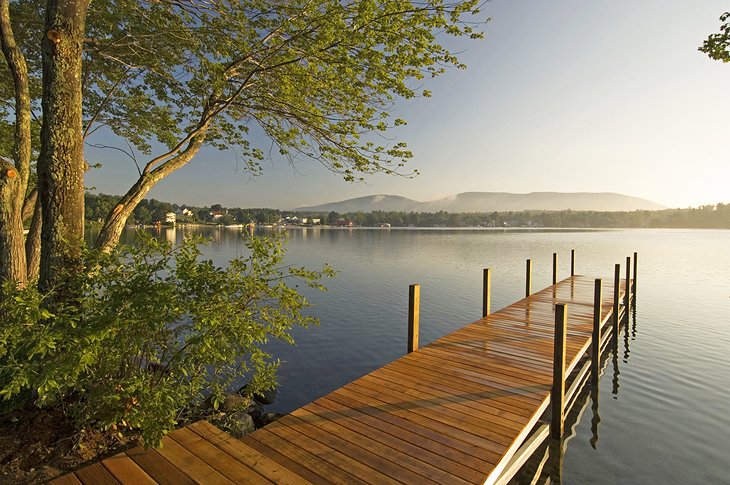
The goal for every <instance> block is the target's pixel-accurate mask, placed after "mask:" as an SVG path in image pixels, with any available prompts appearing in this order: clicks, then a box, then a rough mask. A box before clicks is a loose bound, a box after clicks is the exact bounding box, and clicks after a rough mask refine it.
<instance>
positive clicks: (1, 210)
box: [0, 158, 27, 286]
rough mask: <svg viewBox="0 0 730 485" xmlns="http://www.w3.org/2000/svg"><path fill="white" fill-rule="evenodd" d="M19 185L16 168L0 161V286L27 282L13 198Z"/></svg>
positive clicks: (17, 210) (20, 225)
mask: <svg viewBox="0 0 730 485" xmlns="http://www.w3.org/2000/svg"><path fill="white" fill-rule="evenodd" d="M21 183H22V181H21V179H20V176H19V174H18V171H17V170H16V168H15V165H13V164H12V163H10V162H8V161H7V160H6V159H4V158H0V282H1V281H2V280H5V279H7V280H10V281H14V282H16V283H17V284H19V285H21V286H22V285H25V284H26V282H27V273H26V265H25V247H24V245H23V220H22V217H21V210H20V207H17V204H16V203H15V202H16V197H15V195H16V194H17V193H18V190H20V185H21Z"/></svg>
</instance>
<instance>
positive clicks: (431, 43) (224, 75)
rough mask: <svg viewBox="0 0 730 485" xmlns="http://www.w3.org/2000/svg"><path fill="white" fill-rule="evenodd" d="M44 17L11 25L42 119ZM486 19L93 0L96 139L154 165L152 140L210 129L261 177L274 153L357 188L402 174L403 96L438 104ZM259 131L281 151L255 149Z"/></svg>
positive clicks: (302, 4) (89, 102)
mask: <svg viewBox="0 0 730 485" xmlns="http://www.w3.org/2000/svg"><path fill="white" fill-rule="evenodd" d="M44 6H45V2H44V1H42V0H18V1H17V2H14V3H13V5H12V16H11V18H12V20H13V22H14V24H15V31H16V32H18V37H19V39H18V42H19V44H20V45H21V46H22V48H23V50H24V52H25V53H26V56H27V58H28V63H29V71H30V76H31V80H32V83H31V84H32V96H33V98H34V100H35V101H34V102H35V104H34V106H35V108H36V111H38V109H39V108H40V106H39V103H38V99H39V94H40V90H39V86H40V76H41V63H40V45H39V44H40V43H39V42H38V39H40V38H41V37H42V34H43V33H42V29H43V11H44ZM478 12H479V10H478V3H477V0H463V1H456V2H454V3H446V2H444V1H443V0H427V1H406V0H358V1H349V2H342V1H339V0H294V1H292V0H242V1H238V0H236V1H226V0H204V1H197V0H162V1H158V0H150V1H141V0H94V1H93V2H91V4H90V7H89V13H88V19H87V39H86V43H85V51H84V74H83V86H84V88H83V89H84V113H85V124H86V130H85V135H87V136H88V135H90V134H91V133H93V132H94V131H95V130H96V129H99V128H100V127H104V126H105V127H108V128H110V129H111V130H112V131H113V132H114V133H115V134H117V135H119V136H121V137H123V138H125V139H127V140H128V141H129V142H130V143H131V144H132V145H134V146H136V147H137V148H138V149H139V150H141V151H143V152H145V153H147V154H149V153H151V151H152V145H151V142H152V141H157V142H160V143H162V144H164V145H165V146H166V147H167V148H168V149H170V150H172V151H175V150H179V149H181V147H182V146H184V144H185V143H186V142H187V141H189V140H190V138H191V136H193V135H195V134H198V133H200V132H201V131H202V130H203V129H204V130H205V142H206V144H207V145H209V146H214V147H217V148H220V149H228V148H236V149H237V150H238V151H239V152H240V154H241V155H242V156H243V157H244V160H246V161H247V163H248V168H249V169H250V170H252V171H254V172H256V171H258V170H259V169H260V165H259V161H260V160H262V159H263V158H264V157H265V156H266V154H268V153H269V149H270V148H272V147H275V148H276V149H277V150H278V151H279V152H280V154H282V155H284V156H285V157H288V159H289V161H291V162H294V161H295V160H296V159H297V158H299V157H309V158H314V159H316V160H318V161H320V162H322V163H323V164H325V165H326V166H327V167H328V168H330V169H332V170H334V171H336V172H339V173H341V174H342V175H343V176H344V178H345V179H347V180H355V179H358V178H360V177H361V175H360V174H364V173H372V172H377V171H384V172H387V173H402V172H401V171H400V170H401V168H402V167H403V163H404V162H405V161H406V160H407V159H408V158H410V157H411V153H410V151H408V150H407V148H406V146H405V144H403V143H389V142H384V143H376V142H374V141H373V140H380V139H382V138H379V137H376V136H373V135H372V134H374V133H378V132H383V131H386V130H387V129H388V128H390V127H392V126H393V125H398V124H401V123H404V121H403V120H398V119H392V118H391V113H390V112H391V110H392V106H393V102H394V101H395V100H396V98H411V97H413V96H416V95H426V96H428V95H429V93H428V92H427V91H422V90H420V80H421V79H423V78H425V77H432V76H437V75H439V74H441V73H442V72H444V70H445V68H446V67H448V66H456V67H459V68H463V67H464V66H463V65H462V64H461V63H460V62H459V61H458V59H457V58H456V56H455V55H453V54H452V53H451V52H450V51H449V50H448V49H447V48H446V47H444V46H443V45H441V44H440V43H439V39H440V38H441V35H447V36H455V37H458V36H470V37H473V38H479V37H481V33H480V32H478V31H477V30H475V28H476V26H477V23H475V22H472V21H471V19H473V18H475V17H474V15H476V14H478ZM0 69H6V68H5V67H4V66H3V67H2V68H0ZM4 74H6V73H3V76H2V77H1V78H0V95H2V97H3V100H5V101H6V102H7V101H9V100H11V99H12V98H11V94H12V89H11V86H10V85H9V83H10V76H6V75H4ZM6 104H7V103H6ZM3 114H7V112H2V113H0V115H3ZM0 118H2V119H3V120H6V119H7V116H0ZM254 129H255V130H256V131H257V132H260V131H263V133H265V134H266V135H268V137H269V138H270V140H271V141H272V145H271V146H268V147H267V146H263V147H262V146H257V145H255V144H253V143H252V142H251V137H250V136H249V131H250V130H254ZM163 162H164V157H163V158H162V159H152V160H150V162H148V165H146V166H145V167H144V169H142V168H141V167H140V170H141V171H143V172H147V171H150V170H152V169H153V168H154V167H155V166H156V165H159V164H162V163H163Z"/></svg>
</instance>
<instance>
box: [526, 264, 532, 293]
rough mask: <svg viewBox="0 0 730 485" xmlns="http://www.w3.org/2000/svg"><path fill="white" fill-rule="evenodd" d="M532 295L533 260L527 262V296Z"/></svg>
mask: <svg viewBox="0 0 730 485" xmlns="http://www.w3.org/2000/svg"><path fill="white" fill-rule="evenodd" d="M531 293H532V260H531V259H528V260H527V266H526V268H525V296H530V294H531Z"/></svg>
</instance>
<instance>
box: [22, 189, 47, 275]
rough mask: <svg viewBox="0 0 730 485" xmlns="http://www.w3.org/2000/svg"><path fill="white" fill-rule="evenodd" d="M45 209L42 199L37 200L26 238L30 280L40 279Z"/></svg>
mask: <svg viewBox="0 0 730 485" xmlns="http://www.w3.org/2000/svg"><path fill="white" fill-rule="evenodd" d="M42 213H43V209H42V208H41V201H40V200H39V201H36V203H35V208H34V210H33V218H32V219H31V221H30V230H29V231H28V235H27V236H26V238H25V261H26V267H27V268H28V270H27V272H28V281H35V280H36V279H38V275H39V274H40V268H41V228H42V227H43V219H42Z"/></svg>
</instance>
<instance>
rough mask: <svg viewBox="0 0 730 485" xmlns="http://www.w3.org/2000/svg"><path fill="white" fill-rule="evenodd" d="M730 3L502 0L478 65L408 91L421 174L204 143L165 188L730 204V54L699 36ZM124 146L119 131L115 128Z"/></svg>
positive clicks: (279, 200)
mask: <svg viewBox="0 0 730 485" xmlns="http://www.w3.org/2000/svg"><path fill="white" fill-rule="evenodd" d="M727 10H730V4H728V3H727V1H720V0H693V1H691V2H687V1H686V0H631V1H629V0H611V1H608V0H591V1H589V2H586V1H585V0H582V1H579V0H529V1H528V0H492V1H491V2H488V3H487V4H486V5H485V8H484V12H485V14H486V15H487V16H489V17H490V18H491V21H490V22H489V23H488V24H487V25H486V26H485V29H484V30H485V39H483V40H477V41H466V40H460V41H457V42H451V43H450V44H448V45H449V47H451V48H452V50H454V51H459V52H461V54H460V59H461V60H462V61H463V62H465V63H466V64H467V65H468V69H466V70H456V69H454V70H450V71H448V72H447V73H446V74H444V75H442V76H441V77H439V78H436V79H429V80H426V81H424V82H423V83H422V87H423V88H424V89H429V90H430V91H432V93H433V97H431V98H418V99H413V100H407V101H406V100H403V101H399V102H398V103H397V105H396V106H395V110H394V117H395V116H397V117H402V118H405V119H406V120H407V121H408V125H407V126H405V127H399V128H398V129H397V130H396V131H393V132H392V133H391V134H390V135H389V136H391V137H394V138H397V139H398V140H403V141H406V142H407V143H408V146H409V148H410V149H411V150H412V151H413V153H414V158H413V159H412V160H411V161H410V162H409V165H410V166H411V167H413V168H416V169H418V170H419V172H420V175H419V176H417V177H416V178H412V179H406V178H402V177H392V176H390V177H389V176H384V175H375V176H371V177H369V178H367V180H366V182H365V183H355V184H353V183H348V182H345V181H343V180H342V179H341V178H340V177H339V176H337V175H335V174H332V173H330V172H328V171H327V170H326V169H324V168H323V167H321V166H320V165H319V164H318V163H317V162H314V161H306V160H304V161H301V162H300V163H299V164H298V165H296V167H291V166H290V165H289V164H288V163H287V162H286V161H284V160H277V159H273V160H270V161H266V162H264V165H263V166H264V173H263V174H262V175H259V176H256V177H251V176H250V175H249V174H247V173H245V172H243V171H242V170H241V169H240V167H239V166H238V164H237V161H236V154H235V152H234V151H232V150H229V151H225V152H220V151H217V150H213V149H206V150H203V151H201V153H200V154H198V156H197V157H196V158H195V159H193V161H191V162H190V163H189V164H188V165H187V166H185V167H183V168H182V169H180V170H179V171H177V172H175V173H173V174H172V175H170V176H169V177H168V178H167V179H165V180H163V181H162V182H160V183H159V184H158V186H157V187H156V188H154V189H153V190H152V191H151V192H150V194H149V197H153V198H156V199H159V200H164V201H168V202H173V203H178V204H190V205H212V204H215V203H219V204H222V205H223V206H226V207H272V208H279V209H291V208H295V207H302V206H308V205H316V204H320V203H327V202H334V201H339V200H344V199H349V198H353V197H360V196H366V195H373V194H392V195H400V196H404V197H408V198H411V199H415V200H419V201H427V200H434V199H439V198H443V197H447V196H450V195H454V194H457V193H460V192H471V191H483V192H514V193H527V192H538V191H553V192H618V193H622V194H626V195H631V196H636V197H642V198H645V199H648V200H651V201H653V202H657V203H660V204H663V205H665V206H667V207H690V206H691V207H696V206H698V205H702V204H714V203H717V202H725V203H728V202H730V116H728V113H730V64H723V63H721V62H717V61H712V60H710V59H709V58H708V57H707V56H706V55H705V54H703V53H701V52H699V51H698V50H697V47H698V46H699V45H701V43H702V41H703V40H704V39H705V38H706V37H707V35H709V34H710V33H715V32H717V31H718V30H719V27H720V21H719V16H720V15H721V14H722V13H723V12H725V11H727ZM103 141H104V142H105V143H107V144H116V145H117V146H120V147H124V146H125V145H124V143H123V142H121V141H119V140H112V139H107V140H103ZM86 156H87V158H88V159H90V160H93V161H100V162H102V164H103V166H102V168H101V169H98V170H97V169H95V170H91V171H89V172H88V174H87V177H86V184H87V186H88V187H92V188H93V190H95V191H96V192H102V193H107V194H122V193H124V192H125V191H126V190H127V188H128V187H129V186H130V185H131V184H132V183H133V182H134V180H135V179H136V173H137V172H136V168H135V167H134V165H133V164H132V163H131V161H129V159H127V158H125V157H124V155H121V154H119V153H118V152H115V151H113V150H106V151H104V152H100V151H99V150H97V149H93V148H87V151H86Z"/></svg>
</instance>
